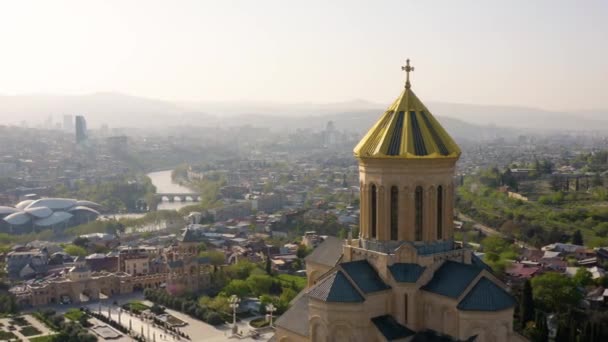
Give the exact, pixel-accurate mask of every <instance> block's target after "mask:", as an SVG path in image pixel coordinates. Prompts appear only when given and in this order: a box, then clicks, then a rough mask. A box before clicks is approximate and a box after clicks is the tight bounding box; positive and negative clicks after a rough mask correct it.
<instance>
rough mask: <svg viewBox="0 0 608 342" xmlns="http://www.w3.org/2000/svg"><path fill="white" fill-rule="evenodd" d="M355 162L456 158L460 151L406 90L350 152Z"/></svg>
mask: <svg viewBox="0 0 608 342" xmlns="http://www.w3.org/2000/svg"><path fill="white" fill-rule="evenodd" d="M354 153H355V156H356V157H358V158H397V159H414V158H417V159H418V158H458V157H459V156H460V148H459V147H458V145H456V143H455V142H454V140H453V139H452V137H450V135H449V134H448V133H447V132H446V131H445V129H443V127H442V126H441V124H440V123H439V122H438V121H437V120H436V119H435V117H433V115H432V114H431V112H430V111H429V110H428V109H427V108H426V106H425V105H424V104H423V103H422V102H421V101H420V100H419V99H418V97H417V96H416V94H414V92H413V91H412V90H411V89H410V88H407V87H406V89H404V90H403V92H401V95H399V97H398V98H397V99H396V100H395V102H393V104H392V105H390V107H388V109H387V110H386V111H385V112H384V114H383V115H382V116H381V117H380V119H379V120H378V121H377V122H376V123H375V124H374V126H373V127H372V128H371V129H370V130H369V131H368V132H367V134H366V135H365V136H364V137H363V139H361V141H360V142H359V144H357V146H356V147H355V149H354Z"/></svg>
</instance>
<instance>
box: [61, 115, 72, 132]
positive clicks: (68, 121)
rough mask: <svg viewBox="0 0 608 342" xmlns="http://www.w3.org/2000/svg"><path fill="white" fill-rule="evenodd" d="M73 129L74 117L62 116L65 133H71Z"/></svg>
mask: <svg viewBox="0 0 608 342" xmlns="http://www.w3.org/2000/svg"><path fill="white" fill-rule="evenodd" d="M73 129H74V116H73V115H64V116H63V130H64V131H66V132H72V130H73Z"/></svg>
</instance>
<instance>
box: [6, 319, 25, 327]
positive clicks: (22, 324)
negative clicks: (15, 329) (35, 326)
mask: <svg viewBox="0 0 608 342" xmlns="http://www.w3.org/2000/svg"><path fill="white" fill-rule="evenodd" d="M9 323H10V324H14V325H18V326H20V327H25V326H27V325H30V323H28V321H26V320H25V318H23V317H14V318H13V319H12V320H10V321H9Z"/></svg>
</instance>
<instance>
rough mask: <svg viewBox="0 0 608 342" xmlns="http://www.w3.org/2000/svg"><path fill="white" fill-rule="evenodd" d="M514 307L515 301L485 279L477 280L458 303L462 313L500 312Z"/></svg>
mask: <svg viewBox="0 0 608 342" xmlns="http://www.w3.org/2000/svg"><path fill="white" fill-rule="evenodd" d="M514 305H515V299H514V298H513V296H511V295H510V294H509V293H508V292H507V291H505V290H504V289H503V288H501V287H500V286H498V285H496V284H494V283H493V282H492V281H491V280H489V279H488V278H486V277H482V278H481V279H479V281H478V282H477V284H475V286H473V288H472V289H471V291H469V293H467V295H466V296H465V297H464V298H463V299H462V300H461V301H460V303H458V306H457V308H458V309H459V310H464V311H500V310H504V309H508V308H511V307H513V306H514Z"/></svg>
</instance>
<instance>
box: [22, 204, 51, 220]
mask: <svg viewBox="0 0 608 342" xmlns="http://www.w3.org/2000/svg"><path fill="white" fill-rule="evenodd" d="M25 212H26V213H28V214H30V215H32V216H34V217H36V218H45V217H49V216H51V215H52V214H53V211H52V210H51V209H49V208H47V207H35V208H25Z"/></svg>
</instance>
